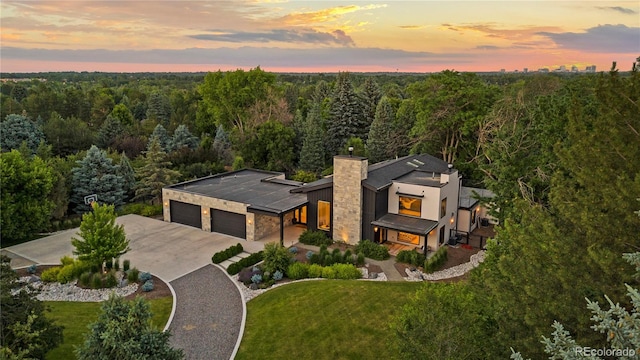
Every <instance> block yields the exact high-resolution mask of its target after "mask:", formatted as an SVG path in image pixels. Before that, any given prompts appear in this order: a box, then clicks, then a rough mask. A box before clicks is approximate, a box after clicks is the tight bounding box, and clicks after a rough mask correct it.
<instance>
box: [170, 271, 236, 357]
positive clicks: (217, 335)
mask: <svg viewBox="0 0 640 360" xmlns="http://www.w3.org/2000/svg"><path fill="white" fill-rule="evenodd" d="M171 286H173V289H174V290H175V292H176V298H177V299H176V304H177V307H176V312H175V315H174V318H173V321H172V322H171V326H170V327H169V329H170V330H171V333H172V336H171V345H172V346H174V347H178V348H181V349H184V352H185V355H186V357H185V358H186V359H188V360H199V359H207V360H211V359H225V360H227V359H230V358H231V355H232V354H233V349H234V347H235V345H236V341H237V340H238V336H239V335H240V327H241V324H242V313H243V302H242V298H241V296H240V292H239V291H238V288H237V287H236V285H235V284H234V283H233V282H232V281H231V280H230V279H229V278H228V277H227V275H226V274H225V273H224V272H223V271H222V270H220V269H219V268H217V267H215V266H213V265H207V266H204V267H202V268H200V269H198V270H196V271H194V272H192V273H189V274H187V275H185V276H182V277H180V278H178V279H176V280H174V281H172V282H171Z"/></svg>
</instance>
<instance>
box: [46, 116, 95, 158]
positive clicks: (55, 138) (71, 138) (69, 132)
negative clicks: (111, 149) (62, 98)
mask: <svg viewBox="0 0 640 360" xmlns="http://www.w3.org/2000/svg"><path fill="white" fill-rule="evenodd" d="M43 130H44V134H45V136H46V138H47V142H48V143H49V144H51V146H52V150H53V154H54V155H59V156H67V155H71V154H75V153H76V152H78V151H81V150H87V149H89V148H90V147H91V145H92V144H93V143H94V134H93V133H92V132H91V129H89V126H87V123H86V122H84V121H82V120H80V119H78V118H76V117H70V118H67V119H64V118H63V117H62V116H60V115H58V114H57V113H51V117H50V118H49V121H47V122H46V123H45V124H44V127H43Z"/></svg>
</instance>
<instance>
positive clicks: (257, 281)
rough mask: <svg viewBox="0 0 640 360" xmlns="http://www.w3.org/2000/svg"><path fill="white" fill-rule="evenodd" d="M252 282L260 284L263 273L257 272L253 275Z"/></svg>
mask: <svg viewBox="0 0 640 360" xmlns="http://www.w3.org/2000/svg"><path fill="white" fill-rule="evenodd" d="M251 282H252V283H254V284H260V283H261V282H262V275H260V274H255V275H253V276H252V277H251Z"/></svg>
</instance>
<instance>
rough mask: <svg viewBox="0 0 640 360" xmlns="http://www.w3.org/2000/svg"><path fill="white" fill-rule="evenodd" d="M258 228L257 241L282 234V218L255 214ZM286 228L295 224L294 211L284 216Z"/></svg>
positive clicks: (256, 232)
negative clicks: (275, 234)
mask: <svg viewBox="0 0 640 360" xmlns="http://www.w3.org/2000/svg"><path fill="white" fill-rule="evenodd" d="M255 219H256V226H255V228H256V229H255V240H261V239H262V238H264V237H266V236H268V235H271V234H273V233H275V232H278V233H279V232H280V217H279V216H269V215H263V214H255ZM283 221H284V226H289V225H292V224H293V211H291V212H288V213H286V214H284V218H283Z"/></svg>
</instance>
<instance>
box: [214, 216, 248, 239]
mask: <svg viewBox="0 0 640 360" xmlns="http://www.w3.org/2000/svg"><path fill="white" fill-rule="evenodd" d="M246 218H247V217H246V215H245V214H236V213H232V212H229V211H224V210H216V209H211V231H213V232H219V233H222V234H227V235H231V236H235V237H239V238H242V239H246V238H247V226H246V223H247V220H246Z"/></svg>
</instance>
